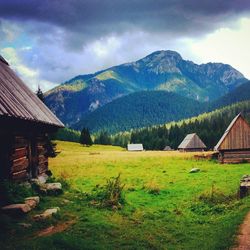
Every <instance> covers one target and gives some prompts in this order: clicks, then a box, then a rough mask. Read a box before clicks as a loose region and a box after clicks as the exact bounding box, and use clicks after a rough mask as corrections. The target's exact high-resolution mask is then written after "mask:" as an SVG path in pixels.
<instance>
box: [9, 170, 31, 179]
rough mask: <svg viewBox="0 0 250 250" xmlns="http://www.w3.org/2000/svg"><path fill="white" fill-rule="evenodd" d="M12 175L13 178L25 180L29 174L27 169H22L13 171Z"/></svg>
mask: <svg viewBox="0 0 250 250" xmlns="http://www.w3.org/2000/svg"><path fill="white" fill-rule="evenodd" d="M11 177H12V179H13V180H25V179H28V177H29V174H28V173H27V171H26V170H22V171H20V172H16V173H13V174H12V176H11Z"/></svg>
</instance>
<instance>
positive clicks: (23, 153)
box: [12, 147, 28, 160]
mask: <svg viewBox="0 0 250 250" xmlns="http://www.w3.org/2000/svg"><path fill="white" fill-rule="evenodd" d="M27 153H28V152H27V148H26V147H22V148H16V149H15V151H14V153H13V155H12V159H13V160H16V159H19V158H21V157H24V156H27Z"/></svg>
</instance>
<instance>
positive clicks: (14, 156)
mask: <svg viewBox="0 0 250 250" xmlns="http://www.w3.org/2000/svg"><path fill="white" fill-rule="evenodd" d="M10 161H11V167H10V177H11V179H13V180H20V179H22V180H23V179H28V178H29V141H28V139H27V138H25V137H24V136H15V138H14V143H13V146H12V153H11V156H10Z"/></svg>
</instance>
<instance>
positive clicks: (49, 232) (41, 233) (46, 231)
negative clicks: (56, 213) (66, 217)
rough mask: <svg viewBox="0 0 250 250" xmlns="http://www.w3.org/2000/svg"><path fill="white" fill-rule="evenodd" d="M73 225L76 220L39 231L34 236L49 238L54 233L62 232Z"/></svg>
mask: <svg viewBox="0 0 250 250" xmlns="http://www.w3.org/2000/svg"><path fill="white" fill-rule="evenodd" d="M75 223H76V220H71V221H67V222H65V223H61V224H58V225H56V226H51V227H47V228H45V229H43V230H41V231H39V232H38V233H37V234H36V236H38V237H42V236H49V235H52V234H55V233H59V232H63V231H65V230H66V229H67V228H69V227H70V226H71V225H73V224H75Z"/></svg>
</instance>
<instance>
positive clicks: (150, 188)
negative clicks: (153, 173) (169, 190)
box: [143, 181, 161, 195]
mask: <svg viewBox="0 0 250 250" xmlns="http://www.w3.org/2000/svg"><path fill="white" fill-rule="evenodd" d="M143 189H146V190H147V192H148V193H149V194H154V195H159V194H160V191H161V189H160V186H159V185H158V184H157V183H155V182H154V181H151V182H149V183H148V184H146V185H144V186H143Z"/></svg>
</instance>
